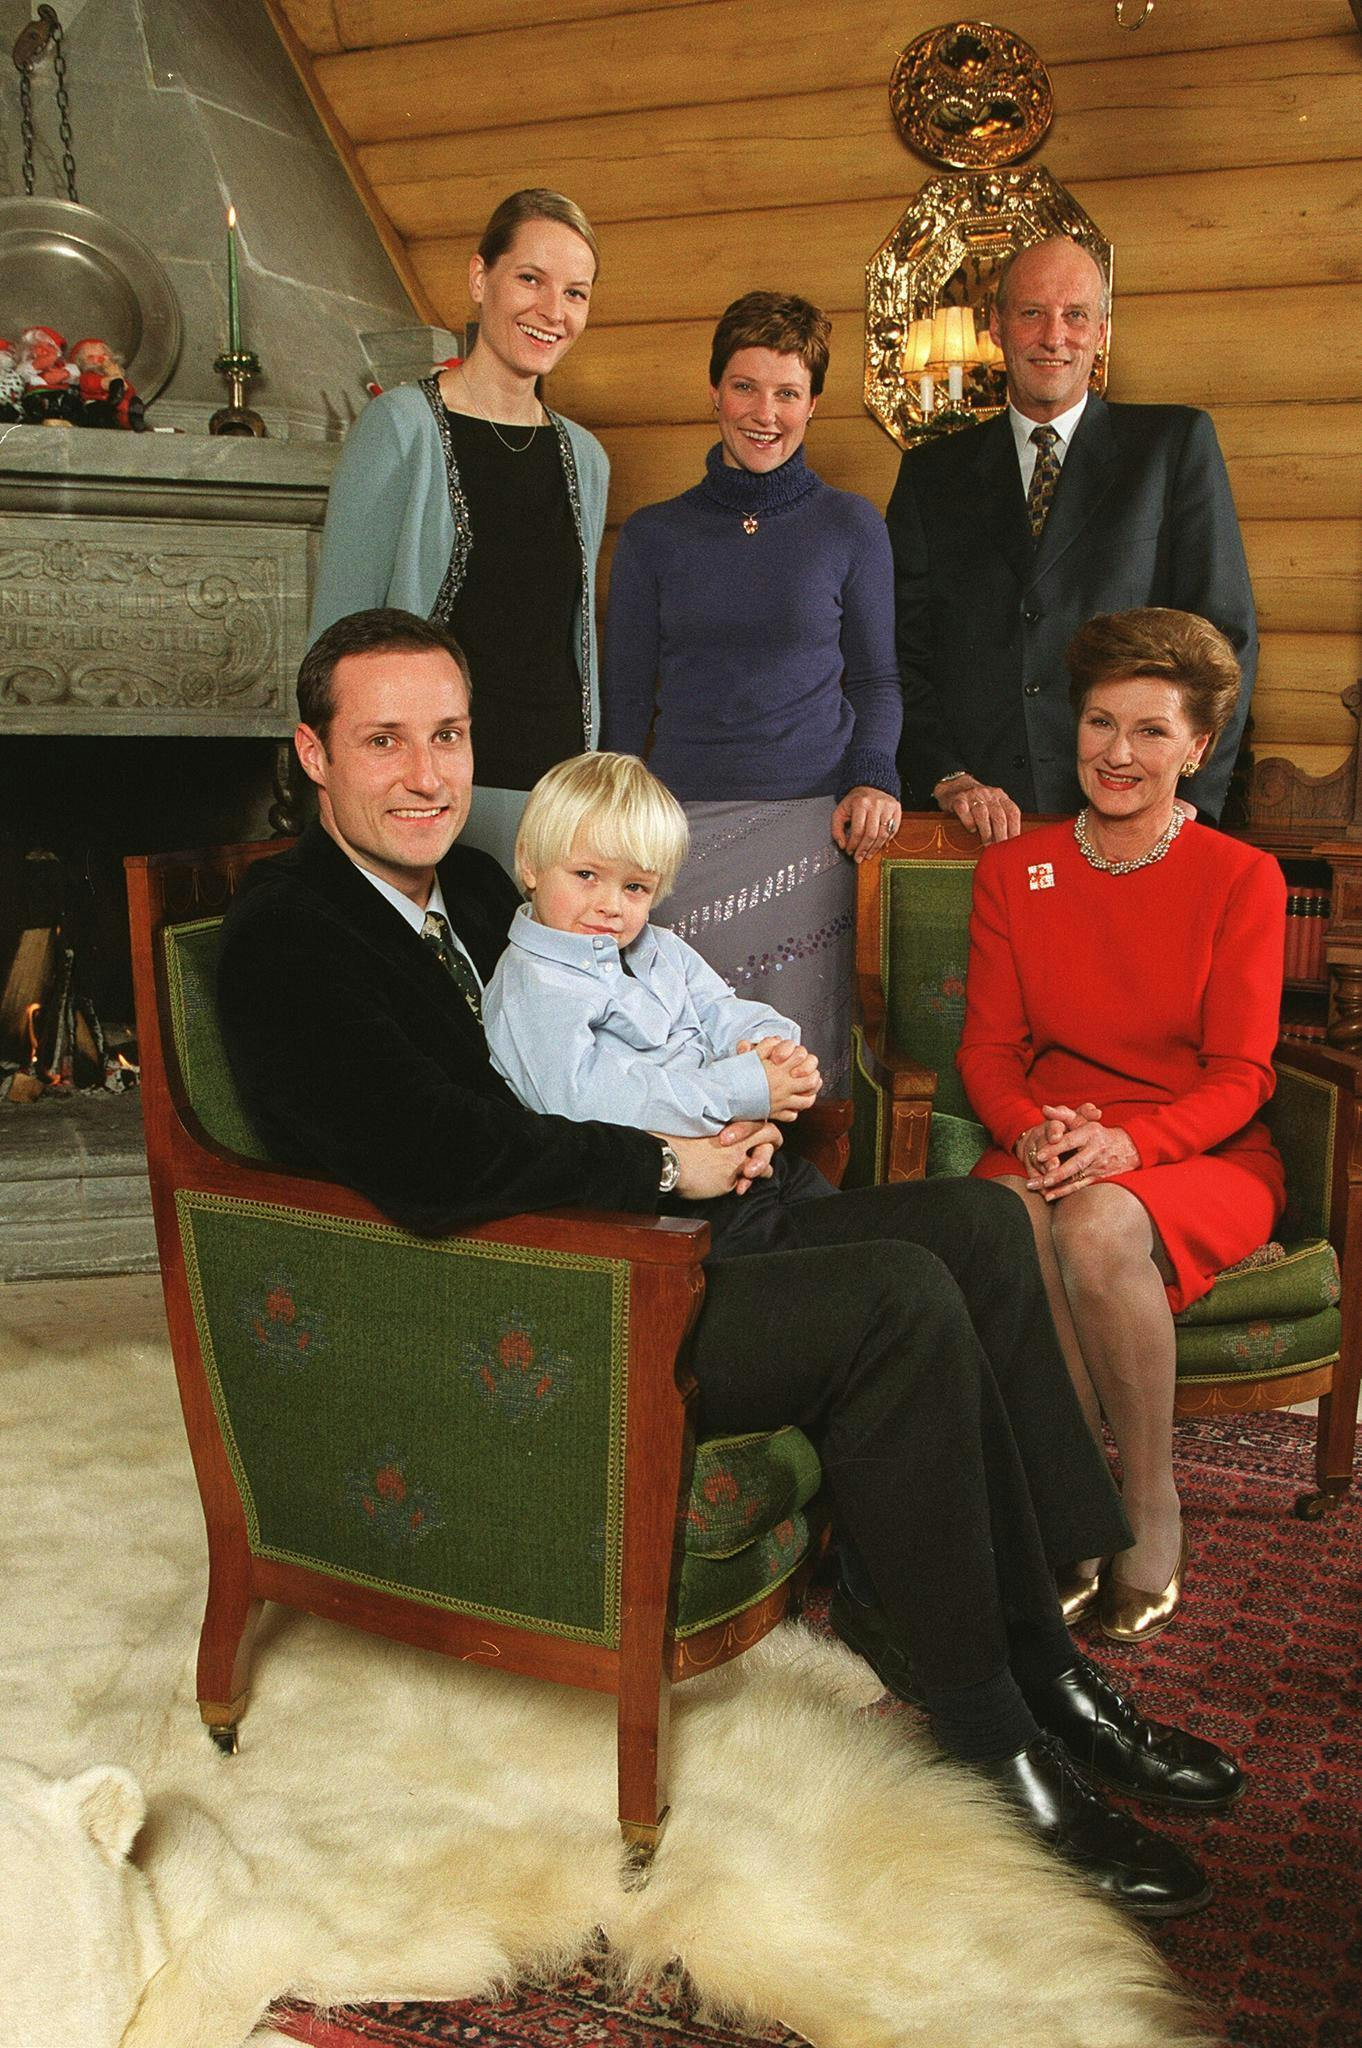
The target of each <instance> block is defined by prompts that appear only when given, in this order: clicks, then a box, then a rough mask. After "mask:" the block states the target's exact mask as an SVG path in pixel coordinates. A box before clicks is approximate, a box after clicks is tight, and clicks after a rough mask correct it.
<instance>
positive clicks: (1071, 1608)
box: [1055, 1564, 1106, 1627]
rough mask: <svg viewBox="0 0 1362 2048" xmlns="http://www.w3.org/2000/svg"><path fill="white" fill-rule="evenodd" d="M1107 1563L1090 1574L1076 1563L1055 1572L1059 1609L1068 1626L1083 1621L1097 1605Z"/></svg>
mask: <svg viewBox="0 0 1362 2048" xmlns="http://www.w3.org/2000/svg"><path fill="white" fill-rule="evenodd" d="M1105 1569H1106V1567H1105V1565H1104V1564H1103V1565H1099V1566H1098V1568H1097V1570H1096V1571H1095V1572H1093V1573H1092V1574H1091V1576H1089V1574H1088V1573H1087V1572H1081V1571H1079V1570H1078V1568H1077V1566H1075V1565H1068V1566H1066V1568H1065V1569H1064V1570H1063V1571H1060V1572H1056V1573H1055V1591H1056V1592H1057V1593H1058V1595H1059V1611H1060V1613H1061V1614H1062V1615H1063V1616H1064V1622H1065V1626H1066V1627H1072V1625H1073V1623H1074V1622H1076V1621H1081V1620H1082V1618H1083V1616H1084V1615H1085V1614H1086V1613H1087V1611H1088V1609H1089V1608H1090V1607H1095V1606H1096V1605H1097V1596H1098V1594H1099V1593H1100V1592H1101V1590H1102V1573H1103V1571H1104V1570H1105Z"/></svg>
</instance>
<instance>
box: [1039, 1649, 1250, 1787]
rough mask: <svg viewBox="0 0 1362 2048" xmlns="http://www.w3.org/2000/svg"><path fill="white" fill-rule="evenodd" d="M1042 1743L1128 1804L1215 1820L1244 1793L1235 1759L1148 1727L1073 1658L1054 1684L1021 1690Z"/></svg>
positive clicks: (1090, 1666)
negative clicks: (1053, 1744) (1050, 1741)
mask: <svg viewBox="0 0 1362 2048" xmlns="http://www.w3.org/2000/svg"><path fill="white" fill-rule="evenodd" d="M1022 1692H1023V1694H1024V1695H1025V1699H1026V1704H1027V1705H1028V1706H1029V1707H1030V1709H1031V1712H1032V1713H1033V1714H1034V1715H1035V1717H1036V1719H1037V1721H1039V1723H1040V1725H1041V1727H1042V1728H1043V1729H1044V1730H1045V1731H1046V1733H1047V1734H1048V1735H1055V1736H1058V1738H1059V1740H1060V1741H1061V1742H1062V1743H1063V1744H1064V1747H1065V1749H1066V1750H1067V1751H1068V1752H1069V1755H1070V1756H1071V1757H1072V1758H1073V1760H1074V1762H1075V1763H1077V1764H1079V1765H1080V1766H1081V1767H1082V1769H1083V1770H1085V1771H1086V1772H1087V1773H1088V1774H1089V1775H1090V1776H1091V1777H1094V1778H1098V1779H1100V1780H1101V1782H1102V1783H1103V1784H1104V1785H1110V1786H1111V1787H1112V1789H1113V1791H1117V1792H1124V1793H1126V1794H1127V1796H1128V1797H1129V1798H1131V1799H1142V1800H1146V1801H1148V1802H1149V1803H1150V1804H1151V1805H1155V1806H1183V1807H1187V1808H1189V1809H1194V1810H1196V1811H1199V1812H1201V1813H1215V1812H1217V1811H1218V1810H1219V1809H1220V1808H1221V1807H1225V1806H1229V1805H1230V1804H1231V1803H1232V1802H1233V1801H1234V1800H1236V1799H1237V1798H1238V1797H1239V1794H1240V1793H1241V1792H1242V1791H1243V1789H1244V1779H1243V1774H1242V1772H1241V1771H1240V1769H1239V1766H1238V1764H1237V1763H1235V1761H1234V1759H1233V1757H1229V1756H1226V1754H1225V1752H1224V1750H1223V1749H1217V1747H1216V1745H1215V1744H1214V1743H1213V1742H1203V1741H1202V1740H1201V1738H1200V1737H1199V1736H1196V1735H1185V1734H1184V1733H1183V1732H1182V1730H1181V1729H1180V1728H1170V1727H1169V1726H1168V1725H1167V1723H1166V1722H1164V1721H1149V1720H1146V1718H1145V1716H1144V1715H1143V1714H1142V1713H1141V1712H1140V1710H1139V1708H1138V1707H1137V1706H1136V1705H1135V1704H1134V1702H1133V1701H1132V1700H1128V1699H1127V1698H1126V1697H1125V1694H1124V1693H1121V1692H1118V1691H1117V1689H1116V1687H1115V1686H1114V1685H1113V1684H1112V1682H1111V1680H1110V1679H1109V1678H1108V1677H1107V1676H1106V1674H1105V1672H1103V1671H1100V1670H1099V1669H1098V1667H1097V1666H1096V1665H1095V1664H1094V1663H1093V1662H1092V1661H1091V1659H1090V1658H1087V1657H1079V1658H1078V1659H1077V1660H1076V1662H1075V1663H1073V1664H1071V1665H1070V1667H1069V1669H1068V1670H1067V1671H1061V1673H1060V1674H1059V1677H1058V1678H1051V1679H1047V1680H1046V1682H1045V1683H1044V1684H1043V1685H1025V1686H1023V1687H1022Z"/></svg>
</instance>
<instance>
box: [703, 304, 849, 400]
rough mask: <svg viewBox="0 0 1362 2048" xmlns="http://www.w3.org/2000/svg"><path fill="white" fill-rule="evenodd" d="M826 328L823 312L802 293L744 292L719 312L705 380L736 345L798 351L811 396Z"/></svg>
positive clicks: (819, 374)
mask: <svg viewBox="0 0 1362 2048" xmlns="http://www.w3.org/2000/svg"><path fill="white" fill-rule="evenodd" d="M831 333H832V322H831V320H829V318H828V316H827V314H826V313H820V312H819V310H818V308H817V306H811V305H810V304H809V301H808V300H807V299H796V298H793V297H792V296H791V294H790V293H789V292H744V293H743V295H742V297H741V298H740V299H734V301H733V303H732V305H731V306H725V308H724V310H723V312H722V314H721V315H720V317H719V324H718V326H717V327H716V328H715V330H714V340H713V342H712V343H711V345H710V351H709V381H710V383H711V384H717V383H718V381H719V379H720V378H721V377H722V376H723V374H724V371H725V370H726V369H727V368H728V365H729V361H730V359H731V358H732V357H733V356H735V355H736V354H737V353H738V350H739V349H740V348H769V349H771V350H772V351H773V352H774V353H775V354H776V355H778V356H798V357H799V360H800V362H801V363H802V364H803V365H804V368H805V369H806V370H807V371H808V373H809V389H810V391H811V393H812V395H813V396H814V397H815V398H817V396H818V394H819V393H820V392H821V390H822V389H823V379H824V377H825V376H826V375H827V371H828V336H829V335H830V334H831Z"/></svg>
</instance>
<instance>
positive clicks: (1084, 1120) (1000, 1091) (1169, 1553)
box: [959, 610, 1286, 1641]
mask: <svg viewBox="0 0 1362 2048" xmlns="http://www.w3.org/2000/svg"><path fill="white" fill-rule="evenodd" d="M1068 664H1069V673H1070V677H1071V683H1070V699H1071V702H1072V703H1073V706H1074V711H1075V714H1076V716H1077V719H1078V779H1079V782H1080V784H1081V786H1082V789H1083V794H1084V796H1085V797H1086V799H1087V802H1086V805H1085V807H1084V809H1083V810H1082V811H1080V812H1079V815H1078V817H1077V818H1076V819H1075V820H1074V822H1073V824H1072V825H1069V824H1063V825H1050V826H1044V827H1042V828H1041V829H1039V830H1038V831H1035V832H1029V833H1026V834H1024V835H1023V836H1022V837H1021V838H1020V839H1010V840H1006V841H1003V842H1001V843H999V844H996V845H994V846H990V847H986V848H985V849H984V852H983V854H982V855H981V856H980V860H979V865H978V868H977V870H976V875H975V884H974V911H973V915H972V917H971V920H970V963H969V981H968V988H967V996H966V1013H965V1028H964V1032H963V1035H962V1038H961V1045H960V1052H959V1067H960V1073H961V1077H962V1079H963V1081H964V1085H965V1088H966V1090H967V1092H968V1094H969V1097H970V1100H971V1101H972V1103H973V1104H974V1107H975V1109H976V1111H977V1113H978V1114H979V1116H980V1117H981V1118H982V1120H983V1122H984V1123H985V1124H986V1125H987V1127H988V1129H989V1131H990V1133H991V1134H992V1137H993V1139H994V1149H993V1150H991V1151H989V1152H987V1153H986V1154H985V1155H984V1157H983V1158H982V1159H981V1160H980V1161H979V1163H978V1165H977V1166H976V1167H975V1169H974V1171H975V1173H976V1174H981V1175H986V1176H990V1177H993V1178H998V1179H1006V1180H1007V1183H1008V1185H1009V1186H1011V1187H1013V1188H1015V1190H1016V1192H1017V1193H1018V1194H1019V1195H1020V1196H1021V1198H1022V1200H1023V1201H1024V1202H1025V1203H1026V1205H1027V1208H1028V1209H1029V1211H1030V1213H1031V1218H1032V1222H1033V1224H1034V1226H1035V1231H1036V1241H1037V1246H1038V1249H1039V1252H1040V1258H1041V1265H1042V1268H1043V1270H1044V1273H1045V1276H1046V1287H1047V1291H1048V1293H1049V1297H1050V1305H1051V1308H1052V1309H1053V1311H1054V1318H1055V1324H1056V1327H1057V1329H1058V1331H1059V1336H1060V1341H1061V1343H1062V1345H1063V1346H1064V1350H1065V1355H1066V1357H1067V1358H1068V1361H1069V1368H1070V1371H1071V1372H1072V1373H1073V1376H1074V1381H1075V1384H1076V1386H1077V1387H1078V1390H1079V1394H1080V1397H1081V1398H1082V1400H1083V1402H1084V1406H1085V1409H1086V1412H1087V1415H1088V1419H1089V1422H1090V1423H1091V1425H1092V1428H1093V1429H1094V1431H1097V1430H1099V1429H1100V1424H1101V1417H1102V1416H1103V1415H1105V1417H1106V1419H1107V1422H1108V1423H1109V1425H1110V1427H1111V1430H1112V1434H1113V1435H1114V1437H1115V1439H1116V1446H1117V1449H1118V1451H1119V1453H1120V1458H1121V1468H1122V1476H1123V1494H1124V1502H1125V1509H1126V1514H1127V1516H1128V1518H1129V1521H1130V1525H1131V1528H1132V1529H1133V1530H1134V1532H1135V1542H1134V1544H1133V1546H1132V1547H1131V1548H1130V1549H1128V1550H1123V1551H1121V1552H1119V1553H1118V1555H1117V1556H1116V1557H1115V1558H1114V1559H1112V1560H1111V1561H1110V1563H1109V1564H1107V1565H1105V1566H1103V1564H1102V1561H1101V1560H1100V1559H1088V1560H1085V1561H1083V1562H1081V1563H1079V1564H1078V1565H1077V1566H1076V1567H1075V1568H1074V1570H1073V1572H1072V1573H1071V1574H1066V1575H1065V1581H1064V1583H1062V1585H1061V1593H1062V1594H1063V1596H1064V1604H1065V1611H1066V1614H1067V1615H1068V1616H1069V1617H1070V1618H1074V1617H1076V1616H1077V1615H1078V1614H1081V1613H1083V1612H1084V1611H1086V1609H1087V1608H1088V1607H1089V1606H1091V1605H1093V1604H1094V1602H1096V1603H1097V1604H1098V1615H1099V1619H1100V1621H1101V1624H1102V1627H1103V1630H1104V1631H1105V1633H1106V1634H1107V1635H1108V1636H1111V1637H1113V1638H1114V1639H1116V1640H1118V1641H1136V1640H1140V1639H1143V1638H1146V1637H1149V1636H1152V1635H1155V1634H1157V1633H1158V1631H1159V1630H1160V1629H1161V1628H1164V1627H1166V1626H1167V1624H1168V1622H1169V1621H1170V1620H1171V1619H1172V1616H1173V1613H1174V1611H1175V1609H1176V1607H1177V1604H1178V1601H1179V1599H1180V1598H1181V1593H1182V1581H1183V1573H1184V1568H1185V1565H1186V1556H1187V1545H1186V1538H1185V1536H1184V1535H1183V1531H1182V1521H1181V1512H1180V1508H1179V1502H1178V1493H1177V1486H1176V1483H1175V1481H1174V1477H1173V1457H1172V1419H1173V1381H1174V1331H1173V1316H1174V1314H1176V1313H1177V1312H1178V1311H1179V1310H1180V1309H1183V1308H1185V1307H1186V1306H1187V1305H1188V1304H1189V1303H1190V1302H1193V1301H1195V1300H1196V1299H1197V1297H1198V1296H1199V1295H1202V1294H1204V1293H1206V1291H1207V1290H1208V1289H1209V1287H1210V1286H1211V1284H1212V1282H1213V1281H1214V1280H1215V1278H1216V1275H1217V1274H1218V1273H1220V1272H1221V1271H1222V1270H1223V1269H1224V1267H1226V1266H1229V1265H1232V1264H1234V1263H1235V1262H1236V1261H1237V1260H1239V1259H1241V1258H1243V1257H1244V1256H1245V1255H1246V1254H1247V1253H1249V1252H1251V1251H1252V1250H1254V1248H1255V1247H1256V1246H1258V1245H1260V1244H1262V1243H1263V1242H1264V1240H1265V1239H1267V1238H1268V1237H1270V1235H1271V1232H1272V1228H1273V1225H1274V1224H1275V1222H1276V1220H1277V1218H1278V1217H1279V1216H1280V1214H1281V1211H1282V1205H1283V1197H1284V1184H1283V1176H1282V1165H1281V1161H1280V1159H1279V1158H1278V1156H1277V1153H1276V1151H1275V1150H1274V1149H1273V1145H1272V1141H1271V1139H1270V1138H1269V1137H1268V1134H1267V1131H1266V1129H1265V1128H1264V1126H1263V1125H1262V1124H1261V1123H1259V1122H1257V1121H1256V1118H1257V1115H1258V1111H1259V1110H1260V1109H1261V1108H1262V1105H1263V1104H1264V1102H1265V1101H1266V1100H1267V1098H1268V1096H1269V1095H1270V1094H1271V1093H1272V1087H1273V1072H1272V1053H1273V1048H1274V1046H1275V1044H1276V1040H1277V1031H1278V1010H1279V1007H1280V1002H1281V985H1282V953H1283V943H1284V932H1285V914H1286V903H1285V885H1284V883H1283V880H1282V875H1281V870H1280V869H1279V867H1278V866H1277V863H1276V862H1275V861H1274V860H1272V859H1270V858H1269V857H1268V856H1267V855H1266V854H1263V853H1260V852H1258V851H1257V850H1256V849H1255V848H1253V847H1251V846H1245V845H1243V844H1241V843H1240V842H1239V841H1237V840H1233V839H1228V838H1226V837H1225V836H1223V835H1222V834H1221V833H1219V832H1215V831H1212V830H1209V829H1208V828H1206V827H1204V826H1201V825H1198V824H1196V823H1195V822H1189V819H1188V815H1187V806H1186V805H1184V804H1180V803H1179V802H1178V799H1177V784H1178V779H1179V777H1180V776H1183V775H1190V774H1192V773H1193V772H1194V770H1195V769H1196V768H1197V767H1199V766H1200V764H1201V762H1202V761H1203V760H1204V758H1205V756H1206V754H1207V753H1208V752H1209V751H1210V749H1211V748H1212V747H1213V746H1214V745H1215V742H1216V739H1217V738H1218V736H1219V734H1220V732H1221V731H1222V730H1223V728H1224V726H1225V723H1226V720H1227V719H1228V717H1229V715H1230V712H1231V710H1232V708H1233V706H1234V702H1235V699H1236V697H1237V695H1238V689H1239V668H1238V663H1237V662H1236V660H1235V657H1234V653H1233V651H1232V650H1231V648H1230V645H1229V643H1228V641H1226V640H1225V639H1224V637H1223V636H1222V635H1221V634H1220V633H1218V632H1217V631H1216V630H1215V628H1214V627H1213V626H1210V625H1208V624H1207V623H1206V621H1205V620H1204V619H1198V618H1193V617H1192V616H1191V615H1190V614H1188V613H1186V612H1175V611H1165V610H1143V611H1132V612H1121V613H1114V614H1111V615H1109V616H1104V617H1101V618H1096V619H1093V620H1091V621H1090V622H1089V624H1088V625H1086V626H1085V627H1084V628H1083V629H1082V631H1081V632H1080V633H1079V634H1078V635H1077V636H1076V637H1075V639H1074V641H1073V642H1072V644H1071V646H1070V648H1069V652H1068Z"/></svg>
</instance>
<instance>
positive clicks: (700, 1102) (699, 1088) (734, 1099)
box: [482, 903, 799, 1138]
mask: <svg viewBox="0 0 1362 2048" xmlns="http://www.w3.org/2000/svg"><path fill="white" fill-rule="evenodd" d="M623 958H625V959H627V960H628V963H629V972H628V973H626V972H625V969H624V967H623V966H622V965H621V954H620V949H619V947H618V946H617V944H616V943H615V941H614V939H612V938H606V937H595V936H592V935H590V934H588V933H584V932H559V931H554V930H552V929H551V928H550V927H549V926H548V925H543V924H539V923H538V922H537V921H536V919H535V917H534V913H533V911H532V910H531V908H530V906H529V904H528V903H522V904H521V906H520V908H519V910H517V912H516V914H515V916H514V917H513V918H512V920H511V931H510V943H509V945H508V946H507V948H506V951H505V952H504V953H503V954H502V956H501V959H500V960H499V961H498V962H497V966H496V971H495V972H494V974H493V975H492V979H491V980H490V981H489V982H488V984H487V994H486V997H485V1000H484V1002H483V1012H482V1021H483V1026H484V1029H485V1030H486V1033H487V1049H488V1051H489V1052H490V1053H491V1055H492V1064H493V1066H494V1067H495V1068H496V1069H497V1072H498V1073H499V1074H501V1075H502V1077H503V1078H504V1079H505V1080H506V1081H507V1082H509V1084H510V1086H511V1088H512V1089H513V1090H514V1091H515V1093H516V1095H518V1096H519V1098H520V1100H521V1101H522V1102H523V1103H524V1104H525V1106H526V1108H527V1109H536V1110H539V1111H541V1112H544V1113H547V1114H549V1115H556V1116H569V1117H573V1118H575V1119H576V1121H577V1122H578V1123H585V1122H588V1121H590V1120H592V1119H600V1120H601V1121H602V1122H605V1123H612V1124H630V1125H632V1126H634V1127H635V1128H636V1129H638V1130H644V1131H661V1132H664V1133H666V1134H668V1135H670V1136H673V1137H679V1138H702V1137H706V1136H708V1135H709V1134H710V1133H711V1132H714V1131H717V1130H721V1129H722V1128H723V1126H724V1125H725V1124H726V1123H729V1122H730V1121H731V1120H732V1119H733V1118H734V1117H754V1118H764V1117H765V1116H766V1115H767V1114H768V1112H769V1110H770V1106H771V1094H770V1090H769V1088H768V1087H767V1085H766V1071H765V1067H764V1065H763V1063H762V1061H761V1060H760V1059H759V1058H758V1057H757V1055H756V1053H754V1052H744V1053H739V1052H735V1051H734V1049H733V1048H734V1047H735V1046H736V1045H737V1044H738V1042H739V1040H740V1039H759V1038H770V1037H776V1038H793V1039H796V1040H797V1039H798V1038H799V1026H798V1025H797V1024H794V1023H792V1022H791V1021H790V1019H789V1018H788V1017H781V1016H778V1015H777V1014H776V1012H775V1011H774V1010H770V1009H768V1008H767V1007H766V1005H765V1003H749V1002H745V1001H744V1000H743V999H742V998H741V997H740V996H736V995H734V993H733V991H732V989H731V988H730V987H729V986H728V983H727V982H726V981H724V980H722V979H721V978H720V976H719V975H717V974H716V973H715V972H714V970H713V968H712V967H709V966H707V965H706V963H705V962H704V961H703V960H702V959H701V958H700V955H699V954H698V953H697V952H696V951H695V949H694V947H693V946H688V945H687V944H686V943H685V941H684V940H683V939H678V938H677V936H676V934H675V933H674V932H669V931H664V930H662V929H660V928H659V927H657V926H655V925H650V924H647V925H645V926H644V927H643V930H642V931H641V932H640V933H639V935H638V937H637V938H636V939H635V940H634V941H633V943H632V944H631V945H629V946H628V947H626V948H625V952H624V955H623Z"/></svg>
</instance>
